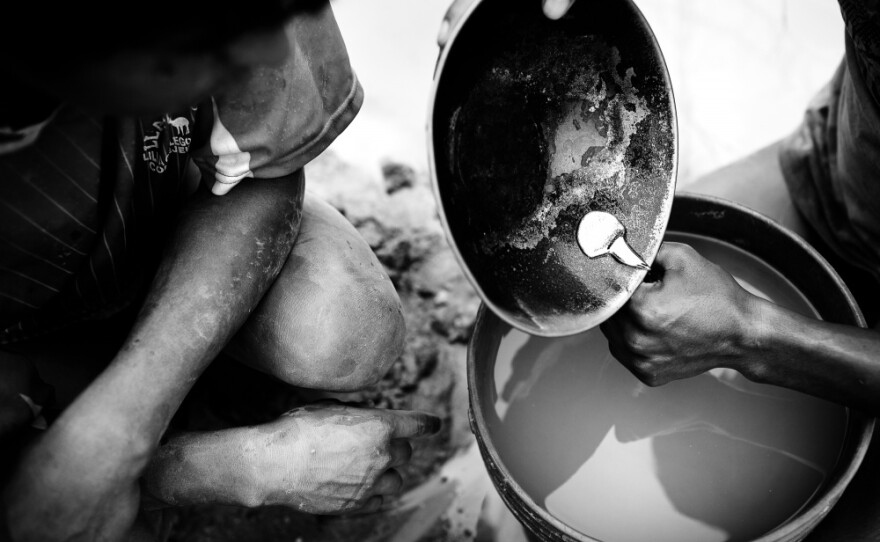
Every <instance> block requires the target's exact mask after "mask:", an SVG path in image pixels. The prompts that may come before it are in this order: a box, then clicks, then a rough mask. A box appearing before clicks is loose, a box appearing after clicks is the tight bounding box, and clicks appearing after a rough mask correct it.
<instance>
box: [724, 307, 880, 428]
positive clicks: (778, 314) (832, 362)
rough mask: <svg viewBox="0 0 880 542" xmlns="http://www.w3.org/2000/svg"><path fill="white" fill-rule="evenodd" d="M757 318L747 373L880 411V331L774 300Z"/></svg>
mask: <svg viewBox="0 0 880 542" xmlns="http://www.w3.org/2000/svg"><path fill="white" fill-rule="evenodd" d="M758 316H759V317H758V318H757V319H756V323H757V332H756V342H755V344H754V353H755V355H754V356H753V357H752V360H751V361H750V362H749V363H748V364H747V366H746V367H743V368H742V369H741V370H742V372H743V374H745V375H746V376H747V377H749V378H751V379H752V380H755V381H759V382H764V383H767V384H775V385H779V386H784V387H788V388H792V389H796V390H798V391H802V392H804V393H808V394H811V395H815V396H817V397H822V398H825V399H828V400H830V401H834V402H837V403H840V404H845V405H847V406H850V407H853V408H857V409H859V410H862V411H863V412H865V413H866V414H869V415H872V416H877V415H880V333H878V332H876V331H873V330H870V329H862V328H859V327H855V326H849V325H842V324H832V323H828V322H823V321H821V320H816V319H813V318H807V317H805V316H801V315H799V314H796V313H794V312H791V311H789V310H786V309H784V308H781V307H779V306H777V305H774V304H772V303H769V302H764V303H762V305H761V308H760V310H759V315H758Z"/></svg>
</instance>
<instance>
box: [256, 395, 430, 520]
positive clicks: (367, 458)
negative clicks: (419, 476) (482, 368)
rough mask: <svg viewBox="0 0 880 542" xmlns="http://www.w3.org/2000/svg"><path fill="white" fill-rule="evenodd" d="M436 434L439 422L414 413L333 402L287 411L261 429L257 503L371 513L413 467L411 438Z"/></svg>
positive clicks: (322, 511)
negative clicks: (407, 466) (407, 468)
mask: <svg viewBox="0 0 880 542" xmlns="http://www.w3.org/2000/svg"><path fill="white" fill-rule="evenodd" d="M439 429H440V419H439V418H437V417H436V416H433V415H431V414H428V413H425V412H419V411H403V410H396V411H395V410H384V409H373V408H358V407H353V406H348V405H345V404H335V403H317V404H314V405H309V406H305V407H300V408H296V409H294V410H291V411H290V412H288V413H286V414H285V415H284V416H282V417H281V418H279V419H278V420H275V421H274V422H272V423H270V424H268V425H262V426H259V437H258V440H260V441H261V442H259V443H258V444H257V446H258V449H259V447H261V446H262V447H263V448H264V449H265V453H263V454H260V456H259V458H258V459H257V464H255V465H254V470H253V472H254V473H255V474H256V476H257V477H258V478H257V480H256V485H257V487H260V488H262V490H261V494H262V495H261V496H260V499H259V501H261V502H259V504H280V505H287V506H293V507H294V508H296V509H298V510H300V511H303V512H308V513H312V514H337V513H344V512H355V511H357V512H370V511H374V510H376V509H378V508H379V507H380V506H381V505H382V503H383V501H384V500H385V499H386V498H388V497H390V496H393V495H395V494H396V493H398V492H399V491H400V489H401V486H402V483H403V479H402V478H401V475H400V473H399V472H398V471H397V468H399V467H401V466H403V465H405V464H406V463H407V462H408V461H409V460H410V457H411V455H412V444H411V442H410V441H411V439H414V438H419V437H425V436H429V435H432V434H434V433H436V432H437V431H439Z"/></svg>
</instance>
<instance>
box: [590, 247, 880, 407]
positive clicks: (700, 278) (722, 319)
mask: <svg viewBox="0 0 880 542" xmlns="http://www.w3.org/2000/svg"><path fill="white" fill-rule="evenodd" d="M654 265H655V266H659V267H660V268H661V269H662V272H663V275H662V278H661V279H660V280H658V281H657V282H652V283H644V284H642V285H641V286H639V288H638V289H637V290H636V292H635V293H634V294H633V296H632V297H631V298H630V300H629V302H628V303H627V304H626V305H625V306H624V307H623V308H622V309H621V310H620V311H618V313H616V314H615V315H614V316H613V317H612V318H610V319H609V320H608V321H606V322H605V323H604V324H603V325H602V331H603V332H604V333H605V335H606V337H607V338H608V341H609V345H610V347H611V352H612V354H614V356H615V357H616V358H617V359H618V360H619V361H620V362H622V363H623V364H624V365H625V366H626V367H627V368H629V369H630V370H631V371H632V372H633V373H634V374H635V375H636V376H637V377H638V378H639V379H640V380H642V381H643V382H645V383H646V384H648V385H651V386H657V385H662V384H665V383H667V382H670V381H672V380H677V379H681V378H689V377H692V376H696V375H698V374H700V373H703V372H705V371H707V370H709V369H712V368H715V367H729V368H732V369H736V370H738V371H739V372H741V373H742V374H743V375H744V376H746V377H747V378H749V379H750V380H753V381H756V382H762V383H765V384H774V385H777V386H783V387H786V388H791V389H795V390H798V391H801V392H804V393H808V394H811V395H814V396H817V397H822V398H824V399H828V400H831V401H835V402H837V403H841V404H844V405H847V406H850V407H853V408H856V409H859V410H862V411H864V412H866V413H868V414H870V415H878V414H880V333H877V332H876V331H873V330H868V329H862V328H858V327H854V326H847V325H841V324H832V323H828V322H823V321H821V320H816V319H813V318H808V317H805V316H801V315H799V314H797V313H794V312H792V311H789V310H788V309H785V308H783V307H780V306H779V305H776V304H774V303H772V302H769V301H766V300H764V299H761V298H759V297H756V296H754V295H752V294H750V293H748V292H747V291H746V290H744V289H742V288H741V287H740V286H739V285H738V284H737V283H736V281H735V280H734V279H733V277H732V276H730V274H729V273H727V272H726V271H724V270H723V269H722V268H721V267H719V266H717V265H715V264H714V263H712V262H709V261H708V260H706V259H705V258H703V257H702V256H700V255H699V254H697V252H696V251H695V250H694V249H693V248H691V247H690V246H688V245H684V244H680V243H664V244H663V245H662V247H661V249H660V252H659V253H658V255H657V258H656V260H655V263H654Z"/></svg>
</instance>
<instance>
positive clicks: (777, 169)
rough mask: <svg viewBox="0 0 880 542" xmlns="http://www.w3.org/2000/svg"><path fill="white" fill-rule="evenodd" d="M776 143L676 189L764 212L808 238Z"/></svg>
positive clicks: (808, 231) (809, 235) (805, 226)
mask: <svg viewBox="0 0 880 542" xmlns="http://www.w3.org/2000/svg"><path fill="white" fill-rule="evenodd" d="M779 145H780V143H779V142H776V143H773V144H770V145H768V146H766V147H764V148H762V149H759V150H757V151H755V152H754V153H752V154H750V155H748V156H746V157H744V158H741V159H739V160H737V161H735V162H733V163H731V164H729V165H727V166H724V167H722V168H720V169H717V170H715V171H712V172H711V173H709V174H707V175H704V176H702V177H700V178H698V179H697V180H695V181H694V182H692V183H689V184H686V185H684V186H679V191H683V192H693V193H697V194H705V195H709V196H715V197H720V198H724V199H726V200H730V201H733V202H736V203H740V204H742V205H745V206H746V207H749V208H751V209H753V210H755V211H758V212H759V213H761V214H763V215H766V216H768V217H770V218H772V219H773V220H775V221H776V222H779V223H780V224H782V225H783V226H785V227H786V228H788V229H790V230H791V231H794V232H795V233H797V234H798V235H800V236H802V237H804V238H806V239H807V240H808V241H811V239H810V237H811V236H813V234H812V233H811V232H810V229H809V227H808V225H807V224H806V223H805V222H804V220H803V218H802V217H801V215H800V214H799V213H798V211H797V209H796V208H795V206H794V202H792V200H791V197H790V196H789V194H788V188H787V187H786V185H785V180H784V178H783V176H782V168H781V166H780V165H779Z"/></svg>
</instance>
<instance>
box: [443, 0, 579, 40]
mask: <svg viewBox="0 0 880 542" xmlns="http://www.w3.org/2000/svg"><path fill="white" fill-rule="evenodd" d="M473 2H474V0H453V2H452V5H451V6H449V9H448V10H447V11H446V15H445V16H444V17H443V22H441V23H440V31H439V32H438V33H437V45H439V46H440V47H443V46H445V45H446V42H447V41H448V40H449V33H450V31H451V30H452V28H453V27H454V26H455V25H456V24H457V23H458V20H459V19H460V18H461V16H462V15H463V14H464V12H465V10H466V9H467V7H468V6H470V5H471V4H472V3H473ZM541 2H542V4H543V6H544V15H546V16H547V18H548V19H559V18H560V17H562V16H563V15H565V14H566V13H567V12H568V9H569V8H570V7H571V6H572V4H574V2H575V0H541Z"/></svg>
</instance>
